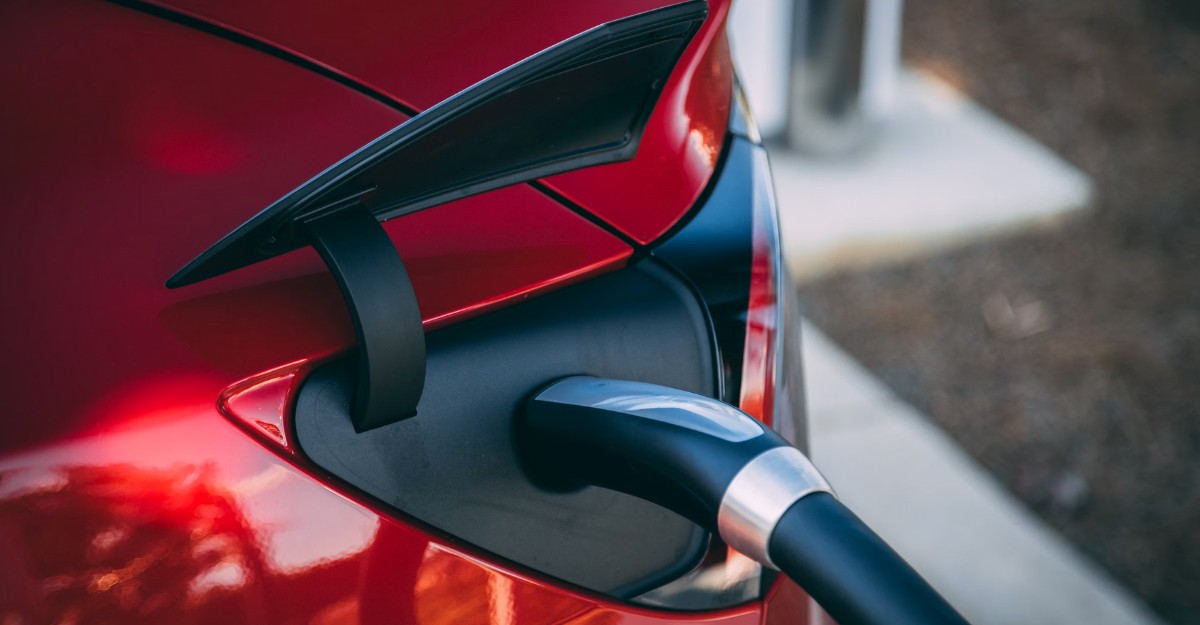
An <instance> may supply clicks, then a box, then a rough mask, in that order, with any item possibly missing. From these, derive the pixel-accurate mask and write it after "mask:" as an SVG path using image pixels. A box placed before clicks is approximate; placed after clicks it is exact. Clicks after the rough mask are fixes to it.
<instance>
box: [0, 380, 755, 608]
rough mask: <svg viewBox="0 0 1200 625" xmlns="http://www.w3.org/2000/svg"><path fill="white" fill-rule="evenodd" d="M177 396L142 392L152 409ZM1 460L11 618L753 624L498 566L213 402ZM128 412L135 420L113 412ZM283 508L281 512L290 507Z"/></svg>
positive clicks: (4, 572) (3, 590) (2, 592)
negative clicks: (346, 492) (368, 496)
mask: <svg viewBox="0 0 1200 625" xmlns="http://www.w3.org/2000/svg"><path fill="white" fill-rule="evenodd" d="M173 390H174V389H173V388H172V386H171V385H170V384H169V383H163V384H160V385H152V386H147V387H144V388H143V389H141V390H140V391H139V392H138V393H136V395H139V396H144V397H145V398H146V400H145V401H148V402H153V401H155V399H161V398H163V397H165V396H166V395H167V394H168V393H169V392H170V391H173ZM170 394H171V395H172V396H173V399H172V406H173V409H172V410H171V412H170V413H169V414H162V415H158V416H157V418H156V419H155V420H154V422H153V423H150V422H139V423H132V424H130V423H126V424H123V425H119V426H115V427H112V428H108V429H104V430H102V431H97V432H95V433H93V434H92V435H89V436H86V437H81V438H78V439H76V440H73V441H69V442H63V443H58V444H54V445H49V446H44V447H40V448H37V449H31V450H27V451H25V452H22V453H19V454H12V455H9V456H7V457H5V458H4V459H2V460H0V554H3V556H2V557H3V561H4V564H5V566H3V567H0V618H3V619H5V621H6V622H26V623H61V622H71V621H73V620H78V619H83V620H84V621H86V622H98V623H99V622H103V623H108V622H111V623H124V624H130V625H135V624H139V623H147V624H151V623H152V624H160V623H179V624H183V625H187V624H189V623H197V624H200V623H247V624H277V623H301V622H302V623H316V624H338V623H347V624H351V623H364V624H365V623H401V624H410V623H419V624H422V625H435V624H443V623H444V624H447V625H451V624H453V625H460V624H471V623H493V624H520V625H538V624H545V625H550V624H552V623H578V624H581V625H582V624H585V623H587V624H592V623H603V624H606V625H607V624H628V625H657V624H665V623H677V622H681V621H682V622H690V623H711V624H714V625H716V624H728V625H751V624H757V623H758V622H759V620H760V608H759V607H758V606H755V605H751V606H746V607H744V608H739V609H735V610H730V611H725V612H721V613H715V614H705V615H692V616H687V617H679V616H677V615H672V614H665V613H661V612H654V611H650V610H642V609H636V608H630V607H628V606H621V605H616V604H612V603H611V602H608V601H605V600H603V599H600V598H597V597H592V596H588V595H586V594H582V593H576V592H572V591H570V590H567V589H562V588H559V587H557V586H556V585H554V584H552V583H549V582H548V580H543V579H539V578H537V577H535V576H532V575H529V574H527V573H524V572H520V571H515V570H511V569H509V568H504V567H501V566H497V565H495V564H492V563H489V562H487V561H486V560H485V559H484V558H483V554H474V553H470V552H468V551H467V550H465V549H464V548H462V547H459V546H456V545H453V544H452V543H451V542H449V541H448V540H446V539H444V538H442V537H439V536H436V535H434V534H431V533H429V532H426V531H423V530H421V529H419V528H416V527H413V526H412V525H409V524H405V523H402V522H398V521H397V520H393V519H390V518H388V517H387V516H385V515H383V514H381V513H379V512H378V511H376V510H373V509H371V508H370V507H368V506H366V505H363V504H361V503H357V502H354V501H351V500H348V499H346V498H344V497H342V496H340V495H338V494H336V493H334V492H333V491H331V490H330V489H328V488H326V487H325V486H324V485H322V484H321V483H319V482H318V481H316V480H314V479H313V478H312V477H310V476H308V475H306V474H305V472H304V471H303V470H301V469H299V468H297V467H294V466H292V465H290V464H288V463H286V462H282V461H281V460H280V459H279V458H278V457H277V456H274V455H272V454H270V453H268V452H267V451H266V450H264V449H263V448H261V447H260V446H258V445H257V444H255V443H254V442H253V441H251V440H250V439H248V438H246V437H245V436H244V435H243V434H242V433H241V432H239V431H237V430H236V429H234V428H233V427H231V426H230V425H229V424H228V423H227V422H225V421H224V420H223V419H222V418H221V417H220V416H219V415H218V414H216V412H215V411H214V409H213V406H212V404H211V401H210V398H209V397H207V396H205V394H204V393H189V394H187V395H184V396H179V395H176V394H174V393H173V392H170ZM115 416H124V415H115ZM280 502H286V505H280Z"/></svg>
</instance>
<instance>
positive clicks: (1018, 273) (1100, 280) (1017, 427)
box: [801, 0, 1200, 624]
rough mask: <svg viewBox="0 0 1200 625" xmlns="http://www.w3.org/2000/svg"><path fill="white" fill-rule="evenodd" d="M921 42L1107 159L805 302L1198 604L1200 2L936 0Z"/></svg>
mask: <svg viewBox="0 0 1200 625" xmlns="http://www.w3.org/2000/svg"><path fill="white" fill-rule="evenodd" d="M905 11H906V15H905V24H904V28H905V34H904V36H905V56H906V59H907V61H908V62H909V63H911V64H913V65H916V66H919V67H923V68H926V69H930V70H932V71H934V72H935V73H937V74H938V75H939V76H940V77H941V78H943V79H945V80H947V81H949V82H951V83H952V84H955V85H957V86H959V87H960V88H961V89H963V90H964V91H965V92H967V93H969V94H971V95H972V96H973V97H975V98H976V99H977V100H979V101H980V102H982V103H983V104H984V105H985V106H987V107H988V108H989V109H991V110H992V111H993V112H995V113H996V114H998V115H999V116H1001V117H1003V118H1005V119H1006V120H1008V121H1009V122H1011V123H1012V124H1014V125H1015V126H1017V127H1019V128H1021V129H1022V130H1024V131H1025V132H1027V133H1029V134H1031V135H1032V136H1034V137H1036V138H1038V139H1039V140H1041V141H1042V142H1043V143H1045V144H1047V145H1048V146H1050V147H1051V148H1052V149H1054V150H1056V151H1057V152H1058V153H1059V154H1061V155H1062V156H1063V157H1065V158H1066V159H1068V160H1070V161H1071V162H1073V163H1075V164H1076V165H1077V166H1079V167H1081V168H1082V169H1084V170H1085V171H1087V172H1088V173H1089V174H1090V175H1091V176H1092V177H1093V178H1094V180H1095V182H1096V184H1097V188H1098V192H1099V197H1098V199H1097V202H1096V206H1095V210H1094V211H1092V212H1091V213H1089V214H1087V215H1085V216H1082V217H1080V218H1078V219H1076V220H1075V221H1072V222H1070V223H1068V224H1065V225H1063V226H1060V227H1058V228H1056V229H1054V230H1052V231H1040V232H1034V233H1029V234H1024V235H1018V236H1010V237H1006V238H1003V239H1000V240H994V241H989V242H986V243H983V244H978V245H974V246H972V247H970V248H966V249H960V250H956V251H953V252H950V253H946V254H942V255H940V256H938V257H935V258H932V259H926V260H922V261H917V262H913V263H909V264H906V265H903V266H897V267H890V268H882V269H876V270H871V271H867V272H861V273H853V274H846V275H839V276H834V277H830V278H827V279H825V280H822V281H821V282H819V283H816V284H812V285H808V286H805V287H803V288H802V289H801V295H802V298H803V300H804V304H805V308H806V311H807V314H808V315H809V316H810V318H811V319H812V320H813V321H814V322H815V323H816V324H817V325H818V326H820V327H821V328H822V329H823V330H825V331H826V332H827V333H828V334H829V335H830V336H831V337H833V339H834V340H836V341H837V342H838V343H839V344H840V345H842V346H843V347H845V348H846V349H847V350H848V351H849V352H850V353H851V354H853V355H854V356H855V357H856V358H858V359H859V360H861V361H862V362H863V363H864V364H865V365H867V366H868V367H870V368H871V369H872V370H874V371H875V372H876V373H877V374H878V375H879V376H880V377H882V378H883V380H885V381H886V382H887V383H888V384H890V385H891V386H892V387H893V388H894V389H895V390H896V391H897V392H898V393H899V394H900V395H901V396H903V397H904V398H905V399H906V400H908V401H909V402H910V403H912V404H913V405H915V406H916V407H917V408H919V409H921V410H924V411H925V412H926V413H927V414H929V415H931V416H932V417H933V419H934V420H935V421H937V423H938V424H940V425H941V426H942V427H944V428H945V429H946V430H947V431H948V432H949V433H950V434H951V435H952V436H954V437H955V438H956V439H957V440H958V441H959V443H961V444H962V446H963V447H964V448H965V449H966V450H967V451H968V452H969V453H970V454H972V455H973V456H974V457H975V458H977V459H978V460H979V461H980V462H981V463H982V464H983V465H984V466H986V467H987V468H988V469H989V470H991V471H992V472H993V473H994V474H995V475H996V476H997V477H998V478H999V479H1000V480H1001V481H1002V482H1003V483H1004V484H1006V485H1007V486H1008V488H1009V489H1011V490H1012V492H1013V493H1014V494H1016V495H1017V496H1018V497H1019V498H1020V499H1022V500H1023V501H1024V502H1026V504H1028V505H1029V506H1030V507H1031V508H1032V509H1033V510H1034V511H1035V512H1036V513H1038V514H1039V515H1041V516H1042V517H1043V518H1044V519H1046V520H1047V521H1048V522H1049V523H1050V524H1051V525H1053V526H1054V527H1055V528H1057V529H1058V530H1059V531H1061V532H1062V534H1063V535H1064V536H1066V537H1067V538H1068V539H1069V540H1071V541H1072V542H1074V543H1075V544H1076V545H1078V546H1079V547H1080V548H1081V549H1082V550H1083V551H1085V552H1086V553H1088V554H1089V555H1091V556H1092V558H1094V559H1095V560H1096V561H1097V562H1099V563H1100V564H1101V565H1103V566H1105V567H1106V568H1107V569H1108V570H1110V571H1111V572H1112V573H1113V574H1114V575H1115V576H1116V577H1118V578H1119V579H1120V580H1122V581H1123V582H1124V583H1125V584H1127V585H1128V586H1129V587H1130V588H1132V589H1133V590H1134V591H1135V592H1136V593H1138V594H1139V595H1140V596H1141V597H1142V598H1143V599H1144V600H1145V601H1146V602H1147V603H1148V604H1149V605H1150V606H1151V607H1152V608H1154V609H1155V610H1157V611H1158V612H1159V613H1160V614H1162V615H1163V616H1164V617H1165V618H1166V619H1168V620H1169V621H1171V622H1174V623H1179V624H1184V623H1200V271H1198V270H1200V2H1189V1H1186V0H1179V1H1176V2H1171V1H1168V0H1140V1H1139V0H1124V1H1118V0H1055V1H1054V2H1044V1H1041V2H1039V1H1037V0H1009V1H1007V2H982V1H980V0H923V1H922V2H910V3H907V5H906V6H905Z"/></svg>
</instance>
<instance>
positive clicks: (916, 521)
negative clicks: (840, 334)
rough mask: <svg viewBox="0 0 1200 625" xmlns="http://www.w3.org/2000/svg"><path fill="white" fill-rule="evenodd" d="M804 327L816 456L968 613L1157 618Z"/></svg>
mask: <svg viewBox="0 0 1200 625" xmlns="http://www.w3.org/2000/svg"><path fill="white" fill-rule="evenodd" d="M802 334H803V342H804V365H805V377H806V387H807V392H808V405H809V430H810V432H811V443H812V449H813V454H814V460H815V461H816V463H817V464H818V466H820V467H821V469H822V471H823V472H824V473H825V475H826V477H827V478H828V479H829V481H830V482H831V483H832V484H833V487H834V489H836V490H837V492H838V495H839V496H840V497H841V498H842V500H843V501H845V502H846V503H847V504H848V505H849V506H850V507H851V508H852V509H853V510H854V511H855V512H856V513H857V514H858V515H859V516H860V517H862V518H863V520H865V521H866V522H867V523H868V524H869V525H870V526H871V527H872V528H874V529H875V531H876V532H878V533H879V534H880V535H881V536H882V537H883V538H884V539H885V540H887V541H888V542H889V543H891V545H892V546H893V547H895V548H896V550H897V551H899V552H900V554H901V555H902V556H904V557H905V558H906V559H907V560H908V561H909V562H910V563H912V565H913V566H914V567H916V569H917V570H918V571H919V572H920V573H921V574H922V575H923V576H925V578H926V579H927V580H929V582H930V583H931V584H933V586H934V587H936V588H937V589H938V590H939V591H941V592H942V593H943V595H944V596H945V597H946V598H947V599H948V600H949V601H950V603H952V604H953V605H954V606H955V607H957V608H958V609H959V610H960V611H961V612H962V613H963V615H964V616H965V617H966V618H967V620H969V621H970V622H971V623H974V625H1002V624H1003V625H1008V624H1013V625H1016V624H1021V625H1027V624H1032V623H1039V624H1040V623H1079V624H1087V625H1118V624H1137V623H1140V624H1156V623H1158V620H1157V619H1156V618H1155V617H1154V616H1153V615H1151V614H1150V612H1149V611H1148V610H1147V609H1146V608H1145V607H1143V606H1142V605H1141V604H1140V603H1139V602H1138V601H1137V599H1136V598H1134V597H1132V596H1131V595H1130V594H1129V592H1128V591H1126V590H1125V589H1124V588H1123V587H1121V586H1120V585H1118V584H1117V583H1115V582H1114V581H1113V580H1112V579H1111V578H1109V577H1108V576H1107V574H1105V573H1104V572H1103V571H1101V570H1100V569H1098V568H1097V567H1096V566H1095V565H1094V564H1092V563H1091V562H1090V561H1088V560H1087V559H1086V558H1084V557H1082V556H1081V555H1080V554H1079V553H1077V552H1076V551H1075V550H1074V549H1073V548H1072V547H1071V546H1070V545H1068V544H1067V543H1065V542H1064V541H1063V540H1062V539H1061V538H1060V537H1059V536H1058V535H1057V534H1055V533H1054V532H1053V531H1052V530H1050V529H1049V528H1048V527H1046V526H1045V525H1043V524H1042V522H1041V521H1040V520H1039V519H1037V518H1036V517H1034V516H1033V515H1032V514H1031V513H1030V512H1028V511H1027V510H1026V509H1025V508H1024V507H1023V506H1022V505H1021V504H1020V503H1018V502H1017V501H1016V500H1014V499H1013V498H1012V497H1011V496H1010V495H1009V494H1008V493H1007V492H1005V491H1004V490H1003V488H1002V487H1001V486H1000V485H999V484H997V483H996V482H995V481H994V480H993V479H992V478H991V476H989V475H988V474H987V473H986V472H984V471H983V470H982V469H981V468H980V467H979V466H978V465H976V464H975V463H974V461H972V460H971V459H970V458H968V457H967V456H966V455H965V454H964V453H963V452H962V451H961V450H960V449H959V448H958V447H957V446H956V445H955V444H954V443H953V442H952V441H951V440H950V439H949V438H948V437H947V436H946V435H945V434H943V433H942V432H941V431H940V430H939V429H937V428H936V427H935V426H933V425H932V424H931V423H930V422H929V421H928V420H927V419H926V418H925V417H924V416H923V415H921V414H919V413H918V412H916V411H915V410H913V409H912V408H911V407H909V406H908V405H906V404H904V403H902V402H901V401H899V400H898V399H897V398H896V397H894V396H893V395H892V394H891V392H890V390H889V389H887V388H886V387H885V386H884V385H883V384H882V383H881V382H880V381H879V380H877V379H875V378H874V377H873V376H871V375H870V374H869V373H868V372H867V371H866V370H865V369H863V368H862V367H861V366H859V365H858V364H857V363H855V362H854V361H853V360H851V359H850V358H849V356H847V355H846V354H845V353H844V352H842V351H841V350H840V349H839V348H838V347H837V346H835V345H834V344H833V343H831V342H830V341H829V340H828V339H827V338H826V337H825V336H824V335H823V334H821V333H820V331H819V330H817V329H816V328H814V327H812V326H811V325H806V326H805V327H804V328H803V332H802Z"/></svg>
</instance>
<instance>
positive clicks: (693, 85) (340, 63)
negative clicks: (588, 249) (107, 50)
mask: <svg viewBox="0 0 1200 625" xmlns="http://www.w3.org/2000/svg"><path fill="white" fill-rule="evenodd" d="M677 1H678V0H676V1H670V0H591V1H587V2H569V3H563V2H559V1H557V0H526V1H523V2H520V3H518V4H512V3H503V2H494V1H492V0H460V1H459V2H456V3H455V4H454V5H453V6H447V5H446V4H445V3H437V2H389V1H387V0H355V1H354V2H350V3H344V2H338V3H328V2H322V1H321V0H301V1H299V2H289V3H283V4H280V3H270V2H220V1H218V0H157V1H155V2H153V4H156V5H158V6H163V7H170V8H171V9H173V10H176V11H179V12H181V13H184V14H186V15H188V16H191V17H195V18H198V19H201V20H203V21H206V22H209V23H212V24H217V25H220V26H221V27H223V28H228V29H230V30H232V31H235V32H238V33H240V34H243V35H247V36H250V37H252V38H255V39H257V40H260V41H264V42H269V43H270V44H271V45H274V46H278V47H280V48H282V49H285V50H288V51H289V52H291V53H294V54H296V55H298V56H301V57H303V58H305V59H308V60H310V61H313V62H315V63H317V64H320V65H322V66H325V67H327V68H329V69H331V70H333V71H334V72H336V73H338V74H340V75H342V76H345V77H348V78H349V79H351V80H354V81H355V82H358V83H360V84H363V85H365V86H367V87H369V88H371V89H373V90H375V91H377V92H379V93H380V94H382V95H384V96H385V97H386V98H390V99H391V100H392V101H394V102H396V103H397V104H399V105H400V106H403V107H407V108H408V109H409V110H410V111H420V110H424V109H426V108H428V107H430V106H432V105H434V104H437V103H438V102H440V101H442V100H444V99H446V98H447V97H450V96H451V95H453V94H455V93H457V92H458V91H461V90H462V89H464V88H466V87H468V86H470V85H472V84H474V83H476V82H478V81H480V80H482V79H483V78H486V77H487V76H489V75H491V74H493V73H495V72H497V71H499V70H501V69H503V68H505V67H508V66H509V65H512V64H514V63H516V62H518V61H520V60H522V59H524V58H526V57H528V56H530V55H532V54H534V53H536V52H538V51H540V50H543V49H545V48H546V47H549V46H551V45H553V44H555V43H558V42H559V41H562V40H564V39H567V38H569V37H571V36H574V35H576V34H578V33H580V32H583V31H584V30H587V29H588V28H592V27H594V26H597V25H600V24H603V23H605V22H609V21H612V20H616V19H620V18H622V17H627V16H629V15H634V14H636V13H641V12H644V11H648V10H651V9H654V8H659V7H662V6H668V5H671V4H676V3H677ZM729 5H730V1H729V0H713V1H711V2H709V11H710V13H709V18H708V20H707V21H706V23H705V25H704V27H703V28H702V29H701V31H700V32H699V33H698V34H697V35H696V39H695V40H694V41H693V42H692V45H691V46H689V48H688V50H687V51H686V52H685V53H684V56H683V58H681V59H680V61H679V66H678V67H677V69H676V72H675V73H674V74H673V75H672V77H671V79H670V80H669V81H668V82H667V84H666V85H665V87H664V89H663V93H662V96H661V98H660V100H659V104H658V107H657V108H656V109H655V112H654V115H653V116H652V117H651V119H650V123H649V124H648V126H647V127H646V132H645V134H644V136H643V139H642V144H641V148H640V149H639V151H638V155H637V157H636V158H634V159H633V160H632V161H630V162H626V163H619V164H615V165H608V166H605V167H596V168H590V169H587V170H581V171H578V172H572V173H568V174H563V175H559V176H555V177H552V178H550V179H548V180H546V183H547V184H548V185H549V186H550V187H551V188H553V189H554V190H555V191H557V192H558V193H560V194H562V195H563V196H565V197H567V198H569V200H570V201H572V202H573V203H575V204H578V205H579V206H581V207H583V208H585V209H587V210H589V211H591V212H592V213H594V214H595V215H597V216H599V217H600V218H601V219H603V220H605V221H606V222H608V223H609V224H611V225H612V226H614V227H616V228H618V229H620V230H621V231H623V232H624V233H625V234H627V235H628V236H629V237H631V238H633V239H634V240H636V241H638V242H640V243H650V242H652V241H654V240H655V239H657V238H659V237H660V236H662V235H663V233H665V232H666V231H667V230H668V229H670V227H671V226H672V225H674V224H675V223H676V222H677V221H679V219H681V218H682V217H683V216H684V215H685V214H686V213H687V211H688V209H690V208H691V207H692V205H693V204H694V203H695V201H696V199H697V198H698V197H699V196H700V194H701V193H702V192H703V190H704V188H705V186H706V185H707V183H708V181H709V179H710V178H711V177H712V174H713V171H714V170H715V167H716V162H717V156H718V154H719V152H720V149H721V145H722V142H723V141H724V138H725V131H726V129H727V125H728V120H729V110H730V94H731V93H732V83H733V66H732V62H731V60H730V58H729V47H728V43H727V41H726V39H725V22H726V18H727V14H728V11H729Z"/></svg>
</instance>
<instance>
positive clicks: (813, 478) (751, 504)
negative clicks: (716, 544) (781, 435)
mask: <svg viewBox="0 0 1200 625" xmlns="http://www.w3.org/2000/svg"><path fill="white" fill-rule="evenodd" d="M813 493H829V494H831V495H832V494H833V488H832V487H830V485H829V482H827V481H826V480H825V477H824V476H823V475H821V473H820V471H817V468H816V467H815V466H813V463H812V462H811V461H810V460H809V459H808V458H807V457H805V456H804V454H802V453H800V451H799V450H797V449H795V448H793V447H776V448H774V449H770V450H767V451H764V452H763V453H761V454H759V455H758V456H755V457H754V459H753V460H751V461H750V462H748V463H747V464H746V466H744V467H742V470H741V471H738V474H737V475H735V476H734V478H733V481H732V482H730V483H729V487H728V488H727V489H725V495H724V496H723V497H722V498H721V508H720V510H719V511H718V512H717V529H718V531H719V532H720V534H721V539H722V540H724V541H725V544H727V545H729V546H730V547H733V548H734V549H736V550H738V551H739V552H741V553H742V554H744V555H746V556H749V557H750V558H753V559H754V560H757V561H758V562H761V563H762V564H764V565H766V566H770V567H771V568H775V569H778V568H779V567H777V566H775V563H773V562H771V556H770V555H769V554H768V553H767V547H768V545H769V543H770V541H771V532H773V531H774V530H775V526H776V525H777V524H778V523H779V519H780V518H782V517H783V513H785V512H787V510H788V508H790V507H792V504H794V503H796V502H797V501H799V500H800V499H801V498H803V497H806V496H808V495H811V494H813Z"/></svg>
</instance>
